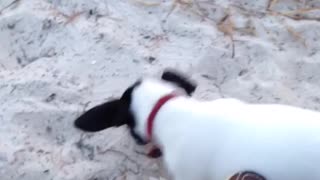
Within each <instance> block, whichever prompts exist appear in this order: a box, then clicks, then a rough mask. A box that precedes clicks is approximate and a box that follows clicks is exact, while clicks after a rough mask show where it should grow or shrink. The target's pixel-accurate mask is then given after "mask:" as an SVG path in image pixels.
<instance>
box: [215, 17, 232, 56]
mask: <svg viewBox="0 0 320 180" xmlns="http://www.w3.org/2000/svg"><path fill="white" fill-rule="evenodd" d="M230 17H231V16H230V14H227V15H226V16H225V17H223V18H222V20H221V21H220V22H219V23H218V30H219V31H221V32H223V33H224V34H225V35H226V36H228V37H229V38H230V40H231V45H232V56H231V57H232V58H234V56H235V45H234V38H233V34H234V23H233V22H232V20H231V18H230Z"/></svg>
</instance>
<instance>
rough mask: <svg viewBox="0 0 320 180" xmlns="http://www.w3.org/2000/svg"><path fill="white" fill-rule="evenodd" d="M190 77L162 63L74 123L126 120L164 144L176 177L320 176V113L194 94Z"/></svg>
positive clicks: (100, 126)
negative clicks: (156, 74) (154, 73)
mask: <svg viewBox="0 0 320 180" xmlns="http://www.w3.org/2000/svg"><path fill="white" fill-rule="evenodd" d="M195 89H196V85H195V84H194V83H193V82H190V80H188V79H187V78H185V77H183V76H182V75H181V74H179V73H177V72H174V71H170V70H167V71H165V72H164V73H163V75H162V78H161V79H155V78H144V79H142V80H139V81H137V82H136V83H135V84H133V85H132V86H131V87H129V88H128V89H127V90H126V91H125V92H124V93H123V95H122V97H121V98H120V99H115V100H112V101H110V102H106V103H104V104H101V105H98V106H96V107H93V108H92V109H90V110H89V111H87V112H85V113H84V114H83V115H81V116H80V117H79V118H78V119H77V120H76V121H75V126H76V127H77V128H79V129H81V130H83V131H87V132H96V131H100V130H104V129H106V128H110V127H117V126H122V125H127V126H128V127H129V129H130V132H131V134H132V136H133V138H134V139H135V140H136V142H137V143H138V144H146V143H149V142H152V143H154V144H156V145H157V146H158V147H159V148H160V149H161V151H162V152H163V156H164V161H165V164H166V166H167V168H168V170H169V173H170V174H171V175H172V176H173V178H174V179H175V180H320V113H319V112H315V111H311V110H306V109H302V108H298V107H292V106H287V105H280V104H249V103H245V102H242V101H240V100H237V99H231V98H226V99H217V100H213V101H200V100H196V99H194V98H192V97H190V95H191V94H192V93H193V92H194V90H195Z"/></svg>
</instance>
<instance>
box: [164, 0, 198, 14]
mask: <svg viewBox="0 0 320 180" xmlns="http://www.w3.org/2000/svg"><path fill="white" fill-rule="evenodd" d="M190 4H192V1H191V0H174V1H173V4H172V5H171V8H170V10H169V12H168V14H167V15H166V18H165V19H168V17H169V16H170V15H171V14H172V12H173V11H174V10H175V9H176V8H177V6H178V5H190Z"/></svg>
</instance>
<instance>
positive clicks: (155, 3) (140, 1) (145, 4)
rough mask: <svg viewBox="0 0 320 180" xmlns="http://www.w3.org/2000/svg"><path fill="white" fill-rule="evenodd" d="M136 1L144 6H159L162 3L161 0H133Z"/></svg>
mask: <svg viewBox="0 0 320 180" xmlns="http://www.w3.org/2000/svg"><path fill="white" fill-rule="evenodd" d="M133 1H134V2H135V3H138V4H141V5H143V6H159V5H161V3H160V2H146V1H143V0H133Z"/></svg>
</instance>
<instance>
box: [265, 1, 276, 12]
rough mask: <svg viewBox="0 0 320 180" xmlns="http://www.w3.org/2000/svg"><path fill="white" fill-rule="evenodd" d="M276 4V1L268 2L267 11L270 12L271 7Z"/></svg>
mask: <svg viewBox="0 0 320 180" xmlns="http://www.w3.org/2000/svg"><path fill="white" fill-rule="evenodd" d="M277 2H278V0H269V3H268V7H267V10H271V9H272V7H273V6H274V5H275V4H276V3H277Z"/></svg>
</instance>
